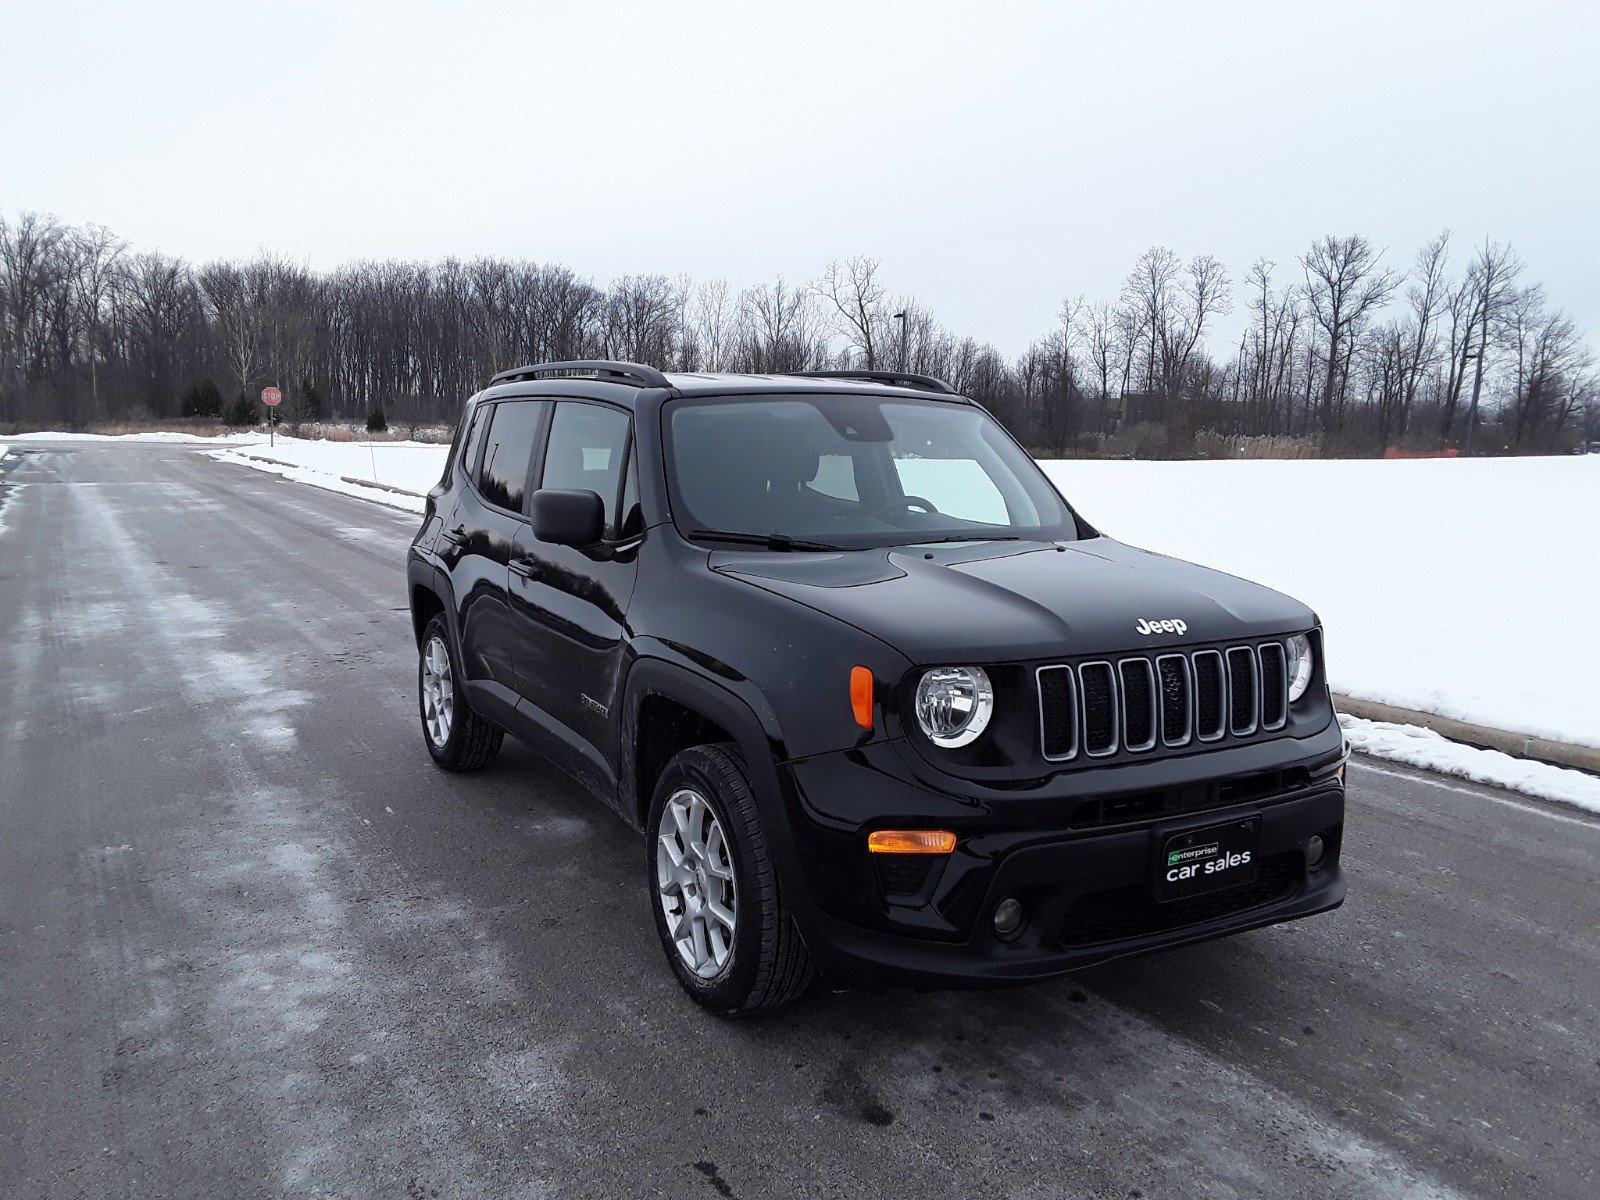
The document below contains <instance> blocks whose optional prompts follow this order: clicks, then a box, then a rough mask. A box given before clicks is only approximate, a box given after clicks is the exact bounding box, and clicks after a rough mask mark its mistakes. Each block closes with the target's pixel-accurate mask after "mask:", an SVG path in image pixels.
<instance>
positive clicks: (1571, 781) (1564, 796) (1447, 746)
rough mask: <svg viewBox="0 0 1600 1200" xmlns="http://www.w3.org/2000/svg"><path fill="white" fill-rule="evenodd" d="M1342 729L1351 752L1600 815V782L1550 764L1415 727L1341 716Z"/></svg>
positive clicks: (1579, 772)
mask: <svg viewBox="0 0 1600 1200" xmlns="http://www.w3.org/2000/svg"><path fill="white" fill-rule="evenodd" d="M1339 724H1340V725H1341V726H1343V727H1344V735H1345V737H1347V738H1348V739H1349V740H1350V745H1351V747H1352V748H1353V749H1355V750H1358V751H1360V752H1361V753H1362V754H1371V755H1374V756H1375V757H1377V758H1387V759H1391V760H1393V761H1394V762H1401V763H1406V764H1407V765H1409V766H1413V767H1422V768H1424V769H1426V770H1429V771H1438V772H1439V773H1441V774H1444V775H1456V776H1459V777H1461V778H1463V779H1471V780H1473V781H1475V782H1477V783H1488V784H1493V785H1495V786H1496V787H1503V788H1510V789H1511V790H1513V791H1518V792H1523V793H1525V794H1526V795H1529V796H1539V797H1541V798H1543V799H1545V800H1557V801H1560V802H1562V803H1565V804H1572V805H1575V806H1577V807H1578V808H1583V809H1587V810H1588V811H1589V812H1592V813H1600V779H1597V778H1595V777H1594V776H1593V775H1588V774H1585V773H1584V772H1582V771H1569V770H1567V769H1565V768H1563V767H1553V766H1550V765H1549V764H1548V763H1541V762H1530V761H1529V760H1528V759H1525V758H1513V757H1512V756H1511V755H1509V754H1502V753H1500V751H1498V750H1481V749H1479V748H1478V747H1477V746H1464V745H1462V744H1461V743H1460V742H1452V741H1451V740H1450V739H1448V738H1444V737H1440V736H1439V735H1438V734H1437V733H1435V732H1434V731H1433V730H1431V729H1423V728H1422V727H1420V726H1417V725H1392V724H1390V723H1389V722H1387V721H1365V720H1362V719H1361V718H1360V717H1352V716H1348V715H1344V714H1341V715H1340V717H1339Z"/></svg>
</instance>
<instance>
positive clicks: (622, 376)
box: [489, 358, 672, 388]
mask: <svg viewBox="0 0 1600 1200" xmlns="http://www.w3.org/2000/svg"><path fill="white" fill-rule="evenodd" d="M543 375H593V376H595V377H596V378H599V379H603V380H605V381H606V382H607V383H629V384H632V385H633V386H634V387H659V388H664V387H671V386H672V385H671V384H670V383H668V382H667V377H666V376H665V375H663V374H662V373H661V372H660V371H658V370H656V369H655V368H654V367H647V366H645V365H644V364H642V363H631V362H616V361H613V360H612V359H609V358H579V359H573V360H571V361H570V362H547V363H535V364H533V365H532V366H527V367H513V368H512V369H511V370H509V371H501V372H500V373H499V374H498V375H496V376H495V377H494V378H493V379H491V380H489V386H490V387H493V386H494V385H495V384H497V383H511V382H512V381H514V380H520V379H537V378H539V377H540V376H543Z"/></svg>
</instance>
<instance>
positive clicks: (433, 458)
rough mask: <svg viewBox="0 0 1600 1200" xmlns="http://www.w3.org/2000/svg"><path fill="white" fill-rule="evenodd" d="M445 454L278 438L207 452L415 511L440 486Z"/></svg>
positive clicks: (421, 447)
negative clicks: (384, 487) (381, 486)
mask: <svg viewBox="0 0 1600 1200" xmlns="http://www.w3.org/2000/svg"><path fill="white" fill-rule="evenodd" d="M449 452H450V448H449V447H448V446H440V445H437V444H435V443H431V442H327V441H311V440H308V439H304V438H292V437H279V438H278V439H277V444H276V445H273V446H268V445H267V443H266V442H265V441H261V442H258V443H256V444H254V445H251V446H248V447H230V448H229V449H226V450H213V451H210V454H211V457H212V458H215V459H217V460H218V461H220V462H232V463H237V464H239V465H240V466H246V467H254V468H255V469H256V470H258V471H268V472H271V473H272V474H275V475H281V476H283V477H284V478H286V479H293V480H295V481H296V482H298V483H310V484H314V485H316V486H317V487H322V488H327V489H329V490H331V491H335V492H345V493H347V494H349V495H352V496H361V497H363V498H365V499H368V500H378V501H381V502H382V503H384V504H388V505H391V506H393V507H395V508H402V509H405V510H406V511H407V512H418V513H420V512H421V511H422V507H423V502H422V499H421V496H422V494H423V493H424V492H426V491H427V490H428V489H429V488H431V487H432V486H433V485H434V484H436V483H438V482H439V476H440V475H441V474H443V473H444V460H445V457H446V455H448V454H449ZM266 460H272V461H266ZM353 479H359V480H366V481H370V482H373V483H379V484H384V485H387V487H390V488H401V489H403V490H404V491H405V492H411V493H415V494H414V495H403V494H399V493H396V492H392V491H385V490H382V489H379V488H371V487H363V486H362V485H361V484H359V483H351V482H350V480H353Z"/></svg>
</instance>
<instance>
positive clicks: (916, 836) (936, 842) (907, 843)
mask: <svg viewBox="0 0 1600 1200" xmlns="http://www.w3.org/2000/svg"><path fill="white" fill-rule="evenodd" d="M955 848H956V835H955V834H953V833H951V832H950V831H949V830H947V829H879V830H875V831H874V832H872V833H869V834H868V835H867V849H868V850H870V851H871V852H872V853H873V854H949V853H950V852H951V851H952V850H954V849H955Z"/></svg>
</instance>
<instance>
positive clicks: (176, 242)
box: [0, 0, 1600, 354]
mask: <svg viewBox="0 0 1600 1200" xmlns="http://www.w3.org/2000/svg"><path fill="white" fill-rule="evenodd" d="M1597 50H1600V6H1597V5H1594V4H1591V3H1580V2H1577V0H1569V2H1564V3H1563V2H1544V0H1505V2H1503V3H1499V4H1478V3H1467V2H1464V0H1407V2H1404V3H1401V2H1394V0H1391V2H1388V3H1375V4H1353V3H1345V2H1341V0H1322V2H1320V3H1314V4H1305V3H1295V2H1292V0H1272V2H1262V3H1204V2H1202V0H1189V2H1181V3H1141V2H1139V0H1112V2H1108V3H1092V4H1091V3H1068V2H1065V0H1062V2H1058V3H1041V4H1020V3H1019V4H1007V3H999V2H995V0H967V2H966V3H960V4H942V3H928V2H923V3H873V2H871V0H855V2H851V3H840V4H834V3H810V2H801V0H794V2H792V3H788V4H777V3H770V2H764V3H726V4H699V3H675V2H673V0H651V2H639V3H594V2H583V0H570V2H569V3H565V4H545V3H536V2H529V0H524V2H521V3H513V4H505V5H499V4H487V3H457V4H448V3H426V2H411V0H387V2H385V3H381V4H374V5H357V4H333V3H276V4H265V3H238V4H230V3H225V2H218V0H211V2H209V3H198V4H160V3H154V2H152V3H145V4H138V5H131V4H120V3H117V4H114V3H110V2H109V0H107V2H103V3H99V4H86V3H73V2H70V0H68V2H63V0H46V2H42V3H41V2H37V0H3V4H0V211H4V212H6V213H9V214H15V213H16V212H17V211H19V210H22V209H34V210H39V211H45V212H51V213H55V214H57V215H58V216H60V217H62V218H63V219H65V220H67V221H70V222H74V223H82V222H98V223H101V224H105V225H108V226H110V227H111V228H113V229H114V230H116V231H117V232H118V233H120V234H121V235H123V236H124V237H125V238H127V239H129V240H130V241H131V242H132V243H133V244H134V246H135V247H136V248H138V249H150V248H160V249H162V250H166V251H169V252H172V253H176V254H182V255H184V256H186V257H189V258H191V259H194V260H205V259H210V258H215V257H241V256H248V255H250V254H252V253H254V252H255V251H257V250H258V249H263V248H265V249H270V250H273V251H277V252H280V253H283V254H285V255H288V256H289V257H291V258H294V259H297V260H301V261H304V262H306V263H309V264H310V265H312V266H315V267H331V266H335V265H337V264H339V263H342V262H346V261H350V260H353V259H360V258H386V257H406V258H438V257H443V256H446V255H457V256H463V257H469V256H473V255H478V254H497V255H505V256H516V257H526V258H530V259H535V260H539V261H547V262H548V261H554V262H560V263H564V264H566V265H567V266H570V267H571V268H573V269H574V270H575V271H577V272H578V273H579V274H580V275H583V276H585V277H589V278H593V279H594V280H596V281H598V282H605V281H607V280H609V279H610V278H612V277H613V276H616V275H620V274H628V273H640V272H660V273H663V274H667V275H677V274H678V273H680V272H687V273H689V274H691V275H693V276H695V277H696V278H708V277H716V276H721V277H725V278H727V279H728V280H729V281H730V282H732V283H733V284H735V285H736V286H745V285H748V284H751V283H755V282H758V281H762V280H771V279H774V278H776V277H777V276H779V275H782V276H783V277H785V278H786V279H789V280H791V281H803V280H806V279H809V278H812V277H813V276H815V275H816V273H817V272H818V271H819V269H820V268H821V267H822V265H823V264H824V263H826V262H827V261H828V260H829V259H834V258H841V259H842V258H847V257H849V256H851V255H855V254H868V255H873V256H876V257H878V258H880V259H882V261H883V270H884V273H885V277H886V280H887V282H888V283H889V284H890V286H891V287H892V288H893V289H895V290H896V291H898V292H902V293H906V294H912V295H915V296H916V297H917V298H918V299H920V300H921V301H923V302H924V303H925V304H927V305H928V306H930V307H931V308H932V309H933V310H934V312H935V313H936V314H937V315H938V316H939V318H940V319H941V320H942V321H944V323H945V324H947V325H948V326H950V327H951V328H953V329H955V330H957V331H958V332H963V333H971V334H974V335H976V336H978V337H980V338H983V339H985V340H989V341H992V342H994V343H995V344H996V345H997V346H998V347H999V348H1000V349H1001V350H1002V351H1004V352H1006V353H1007V354H1014V353H1017V352H1018V351H1020V350H1021V349H1023V348H1024V347H1025V346H1026V344H1027V343H1028V341H1029V340H1031V339H1032V338H1033V337H1035V336H1038V335H1039V334H1041V333H1042V332H1043V331H1045V330H1046V329H1047V328H1048V327H1049V326H1050V325H1051V323H1052V321H1053V316H1054V312H1055V310H1056V308H1057V306H1058V305H1059V303H1060V300H1061V298H1062V297H1063V296H1065V295H1076V294H1079V293H1083V294H1086V295H1087V296H1088V297H1089V298H1090V299H1096V298H1102V297H1106V298H1109V297H1111V296H1113V295H1114V294H1115V292H1116V290H1117V288H1118V286H1119V285H1120V282H1121V280H1122V278H1123V276H1124V275H1125V274H1126V273H1127V270H1128V268H1129V267H1130V266H1131V264H1132V262H1133V260H1134V259H1135V257H1137V255H1138V254H1139V253H1140V252H1142V251H1143V250H1144V249H1146V248H1147V247H1149V246H1151V245H1153V244H1164V245H1167V246H1171V247H1172V248H1173V249H1175V250H1176V251H1178V253H1179V254H1181V255H1183V256H1184V257H1188V256H1190V255H1192V254H1196V253H1202V252H1205V253H1211V254H1215V255H1217V256H1218V257H1219V258H1221V259H1222V260H1223V261H1224V262H1225V263H1226V264H1227V266H1228V268H1229V271H1230V273H1231V274H1232V275H1233V277H1234V278H1235V280H1237V279H1239V278H1240V277H1241V276H1242V275H1243V273H1244V271H1245V269H1246V268H1247V267H1248V266H1249V264H1250V262H1251V261H1252V260H1253V259H1254V258H1256V257H1257V256H1265V257H1267V258H1270V259H1274V260H1276V261H1277V262H1278V263H1279V264H1281V269H1282V270H1284V271H1286V272H1298V269H1299V268H1298V266H1297V265H1296V263H1295V258H1296V256H1297V255H1298V254H1300V253H1302V252H1303V251H1304V249H1305V247H1306V245H1307V244H1308V243H1309V242H1310V241H1311V239H1312V238H1313V237H1316V236H1318V235H1320V234H1323V233H1330V232H1333V233H1349V232H1363V233H1366V234H1367V235H1368V236H1369V237H1371V238H1372V239H1373V240H1374V241H1375V242H1376V243H1377V244H1378V245H1380V246H1383V247H1386V248H1387V261H1389V262H1390V263H1392V264H1393V265H1396V266H1404V265H1407V264H1409V263H1410V261H1411V258H1412V255H1413V254H1414V253H1415V251H1416V248H1417V247H1418V246H1419V245H1420V244H1421V243H1422V242H1423V241H1425V240H1426V239H1427V238H1428V237H1430V236H1432V235H1433V234H1434V233H1436V232H1438V231H1439V230H1440V229H1442V228H1444V227H1446V226H1448V227H1450V228H1452V229H1454V230H1455V231H1456V235H1457V239H1458V250H1457V257H1458V265H1459V260H1460V259H1464V258H1465V256H1466V254H1467V253H1468V248H1469V245H1470V244H1471V243H1473V242H1481V241H1482V239H1483V238H1484V237H1485V236H1492V237H1494V238H1496V239H1497V240H1509V241H1510V242H1512V243H1513V244H1514V245H1515V247H1516V248H1517V250H1518V251H1519V253H1520V254H1521V256H1522V258H1523V259H1524V260H1525V261H1526V263H1527V264H1528V268H1529V275H1530V277H1532V278H1537V279H1541V280H1543V281H1544V283H1545V284H1546V286H1547V288H1548V290H1549V292H1550V294H1551V296H1552V298H1553V299H1554V300H1555V301H1556V303H1558V304H1560V305H1562V306H1564V307H1566V308H1567V309H1568V310H1569V311H1571V312H1572V313H1573V314H1574V315H1575V316H1576V317H1577V318H1578V319H1579V321H1580V323H1581V324H1582V325H1583V327H1584V328H1585V329H1586V330H1587V331H1588V332H1589V333H1590V335H1591V336H1593V335H1595V334H1596V333H1600V186H1597V185H1600V163H1597V158H1596V148H1597V146H1600V85H1597V83H1596V79H1597V77H1600V69H1597V65H1596V56H1597ZM1236 307H1237V308H1239V309H1242V308H1243V303H1242V300H1241V301H1240V302H1239V303H1238V304H1237V305H1236ZM1229 324H1230V327H1234V325H1235V323H1234V322H1230V323H1229Z"/></svg>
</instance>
